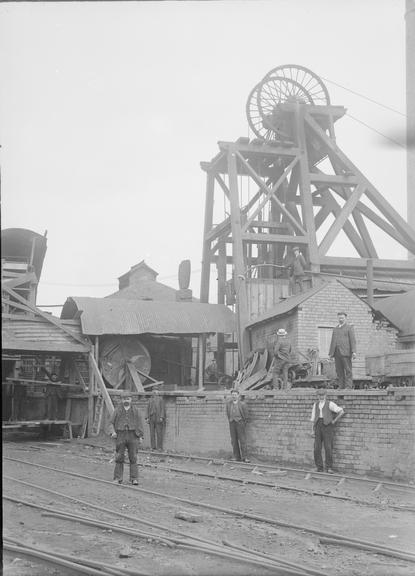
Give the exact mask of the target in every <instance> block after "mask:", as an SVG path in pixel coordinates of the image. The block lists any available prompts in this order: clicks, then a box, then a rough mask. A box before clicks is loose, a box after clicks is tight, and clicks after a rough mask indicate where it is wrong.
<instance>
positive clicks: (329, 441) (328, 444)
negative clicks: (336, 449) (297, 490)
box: [314, 418, 334, 470]
mask: <svg viewBox="0 0 415 576" xmlns="http://www.w3.org/2000/svg"><path fill="white" fill-rule="evenodd" d="M333 439H334V426H333V424H327V425H326V424H324V420H323V418H319V419H318V420H317V422H316V425H315V428H314V462H315V465H316V467H317V468H318V469H319V470H320V469H321V470H323V468H324V467H323V458H322V455H321V450H322V447H323V446H324V453H325V460H326V466H325V468H326V470H327V469H328V468H332V467H333Z"/></svg>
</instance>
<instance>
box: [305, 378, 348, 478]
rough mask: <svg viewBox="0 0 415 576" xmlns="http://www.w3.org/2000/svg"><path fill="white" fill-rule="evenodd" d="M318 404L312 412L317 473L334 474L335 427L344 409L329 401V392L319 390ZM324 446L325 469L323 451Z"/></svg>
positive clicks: (315, 403)
mask: <svg viewBox="0 0 415 576" xmlns="http://www.w3.org/2000/svg"><path fill="white" fill-rule="evenodd" d="M316 394H317V398H318V400H317V402H314V404H313V409H312V411H311V418H310V420H311V422H312V434H313V435H314V462H315V465H316V467H317V472H323V470H325V471H326V472H328V473H329V474H333V439H334V425H335V424H336V422H337V420H339V418H341V417H342V416H343V414H344V410H343V408H341V407H340V406H337V404H335V403H334V402H332V401H328V400H327V390H326V389H325V388H318V389H317V390H316ZM323 445H324V453H325V467H323V458H322V455H321V450H322V447H323Z"/></svg>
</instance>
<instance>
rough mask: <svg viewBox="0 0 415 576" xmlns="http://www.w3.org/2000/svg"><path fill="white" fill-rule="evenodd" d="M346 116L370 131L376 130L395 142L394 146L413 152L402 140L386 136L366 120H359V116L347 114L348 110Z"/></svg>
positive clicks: (384, 136) (409, 152)
mask: <svg viewBox="0 0 415 576" xmlns="http://www.w3.org/2000/svg"><path fill="white" fill-rule="evenodd" d="M346 116H348V117H349V118H351V119H352V120H354V121H355V122H358V123H359V124H362V126H365V127H366V128H369V130H372V132H376V134H379V135H380V136H382V137H383V138H385V139H386V140H389V142H392V143H393V144H395V145H396V146H399V148H403V149H404V150H406V151H407V153H408V154H413V152H412V151H411V150H410V149H409V148H408V147H407V146H405V144H402V142H398V140H395V139H394V138H391V137H390V136H386V134H384V133H383V132H381V131H380V130H377V129H376V128H373V126H370V125H369V124H367V123H366V122H363V120H359V118H356V116H352V114H349V112H346Z"/></svg>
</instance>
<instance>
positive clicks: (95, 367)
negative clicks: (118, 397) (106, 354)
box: [88, 352, 114, 416]
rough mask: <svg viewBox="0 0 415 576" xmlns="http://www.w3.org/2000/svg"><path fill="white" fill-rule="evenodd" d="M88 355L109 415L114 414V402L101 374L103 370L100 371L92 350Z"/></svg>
mask: <svg viewBox="0 0 415 576" xmlns="http://www.w3.org/2000/svg"><path fill="white" fill-rule="evenodd" d="M88 356H89V361H90V363H91V368H92V371H93V373H94V375H95V377H96V379H97V382H98V386H99V388H100V390H101V394H102V397H103V398H104V402H105V406H106V407H107V410H108V412H109V415H110V416H112V413H113V412H114V404H113V403H112V400H111V396H110V395H109V392H108V390H107V387H106V386H105V382H104V380H103V378H102V376H101V372H100V371H99V368H98V364H97V363H96V360H95V358H94V355H93V354H92V352H90V353H89V355H88Z"/></svg>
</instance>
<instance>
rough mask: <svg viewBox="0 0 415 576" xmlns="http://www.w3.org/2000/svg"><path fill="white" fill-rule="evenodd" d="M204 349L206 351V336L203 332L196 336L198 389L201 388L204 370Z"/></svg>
mask: <svg viewBox="0 0 415 576" xmlns="http://www.w3.org/2000/svg"><path fill="white" fill-rule="evenodd" d="M205 351H206V336H205V334H200V335H199V338H198V376H197V387H198V390H203V373H204V371H205Z"/></svg>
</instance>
